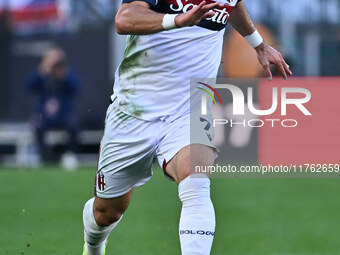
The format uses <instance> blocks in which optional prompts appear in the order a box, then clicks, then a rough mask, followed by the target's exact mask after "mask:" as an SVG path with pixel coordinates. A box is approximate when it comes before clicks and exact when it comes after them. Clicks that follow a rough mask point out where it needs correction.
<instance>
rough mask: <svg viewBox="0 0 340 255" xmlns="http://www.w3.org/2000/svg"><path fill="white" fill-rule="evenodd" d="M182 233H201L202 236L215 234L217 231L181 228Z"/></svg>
mask: <svg viewBox="0 0 340 255" xmlns="http://www.w3.org/2000/svg"><path fill="white" fill-rule="evenodd" d="M179 234H180V235H201V236H214V235H215V232H213V231H204V230H180V231H179Z"/></svg>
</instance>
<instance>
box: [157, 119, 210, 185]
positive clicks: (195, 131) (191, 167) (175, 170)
mask: <svg viewBox="0 0 340 255" xmlns="http://www.w3.org/2000/svg"><path fill="white" fill-rule="evenodd" d="M164 132H165V136H164V137H163V139H162V141H161V143H160V145H159V147H158V150H157V158H158V162H159V163H160V165H161V166H163V170H164V171H165V174H166V175H169V176H170V177H172V179H174V180H175V181H176V182H178V183H179V182H180V181H182V180H183V179H185V178H186V177H187V176H189V175H190V174H193V173H195V168H196V167H197V166H211V165H213V164H214V161H215V158H216V152H217V148H216V147H215V145H214V143H213V137H214V130H213V125H212V117H209V116H208V117H204V118H202V117H201V116H200V115H199V114H194V113H190V114H186V115H183V116H182V117H180V118H178V119H176V120H175V121H173V122H171V123H169V124H168V125H167V126H166V128H165V129H164Z"/></svg>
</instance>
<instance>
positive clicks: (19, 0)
mask: <svg viewBox="0 0 340 255" xmlns="http://www.w3.org/2000/svg"><path fill="white" fill-rule="evenodd" d="M0 3H1V4H0V14H3V13H5V12H7V13H9V14H10V20H11V23H12V26H13V28H14V30H15V31H16V32H19V33H30V32H37V31H44V30H47V29H48V28H51V27H55V28H57V27H59V26H60V22H61V20H62V15H61V14H60V12H59V10H58V4H57V1H56V0H0Z"/></svg>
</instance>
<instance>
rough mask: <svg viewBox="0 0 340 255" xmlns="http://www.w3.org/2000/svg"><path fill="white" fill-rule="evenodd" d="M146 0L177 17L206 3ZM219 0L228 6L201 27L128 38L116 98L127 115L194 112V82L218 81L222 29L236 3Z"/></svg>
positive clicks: (144, 116)
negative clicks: (210, 79) (192, 106)
mask: <svg viewBox="0 0 340 255" xmlns="http://www.w3.org/2000/svg"><path fill="white" fill-rule="evenodd" d="M132 1H135V0H123V2H132ZM143 1H145V2H148V3H150V4H151V5H152V6H153V7H152V8H153V9H154V10H155V11H157V12H161V13H171V14H173V13H182V12H186V11H188V10H190V9H191V8H192V7H193V6H194V5H197V4H199V3H200V2H201V1H202V0H158V1H157V0H143ZM221 1H222V2H223V3H224V4H225V5H224V8H223V9H220V10H215V11H216V14H215V16H214V17H212V18H209V19H206V20H203V21H201V22H200V23H199V24H198V25H197V26H194V27H185V28H179V29H173V30H169V31H162V32H160V33H156V34H152V35H130V36H128V38H127V45H126V50H125V56H124V59H123V61H122V63H121V64H120V66H119V67H118V69H117V72H116V77H115V84H114V89H113V92H114V94H113V96H112V99H115V98H116V100H118V105H119V108H120V109H121V110H122V111H123V112H125V113H127V114H129V115H132V116H134V117H137V118H140V119H143V120H148V121H149V120H155V119H159V118H163V119H167V118H170V119H173V118H176V116H180V115H183V114H185V113H188V112H190V79H191V78H216V76H217V72H218V68H219V65H220V62H221V56H222V45H223V35H224V29H225V26H226V25H227V23H228V19H229V16H230V13H231V11H232V9H233V8H234V6H235V5H236V3H237V2H238V0H219V1H218V2H221ZM206 2H208V3H210V2H212V1H206Z"/></svg>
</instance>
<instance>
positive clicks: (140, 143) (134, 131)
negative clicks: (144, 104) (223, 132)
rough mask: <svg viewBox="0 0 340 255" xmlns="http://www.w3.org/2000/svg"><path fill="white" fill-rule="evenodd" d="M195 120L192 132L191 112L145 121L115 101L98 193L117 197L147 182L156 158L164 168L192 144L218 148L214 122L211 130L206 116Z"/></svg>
mask: <svg viewBox="0 0 340 255" xmlns="http://www.w3.org/2000/svg"><path fill="white" fill-rule="evenodd" d="M191 119H193V117H192V116H191ZM195 119H197V123H198V124H197V126H195V128H194V131H195V132H191V133H190V123H191V122H192V121H190V114H189V113H188V114H186V115H183V116H181V117H179V118H177V119H175V120H173V121H171V122H167V121H166V120H156V121H145V120H141V119H137V118H135V117H132V116H130V115H128V114H126V113H124V112H122V111H121V110H120V109H119V108H118V105H117V100H115V101H114V102H113V103H112V104H111V105H110V106H109V108H108V110H107V113H106V120H105V131H104V136H103V139H102V141H101V144H100V152H99V160H98V169H97V174H96V182H95V183H96V185H95V195H96V196H98V197H100V198H115V197H119V196H122V195H124V194H126V193H128V192H129V191H130V190H131V189H133V188H135V187H140V186H142V185H144V184H145V183H146V182H147V181H148V180H149V179H150V178H151V176H152V170H151V167H152V164H153V162H154V161H155V159H156V158H157V160H158V163H159V164H160V166H162V167H163V170H164V169H165V166H166V164H167V162H169V161H170V160H171V159H172V158H173V157H174V156H175V154H176V153H177V152H179V151H180V150H181V149H182V148H183V147H185V146H188V145H190V144H197V143H198V144H203V145H207V146H209V147H213V148H215V146H214V144H213V142H212V137H213V128H212V125H209V126H211V128H209V130H208V129H207V122H206V119H207V118H206V117H205V118H204V121H202V118H199V117H197V118H195ZM210 121H211V119H209V122H210ZM194 133H195V134H196V135H193V134H194Z"/></svg>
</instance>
